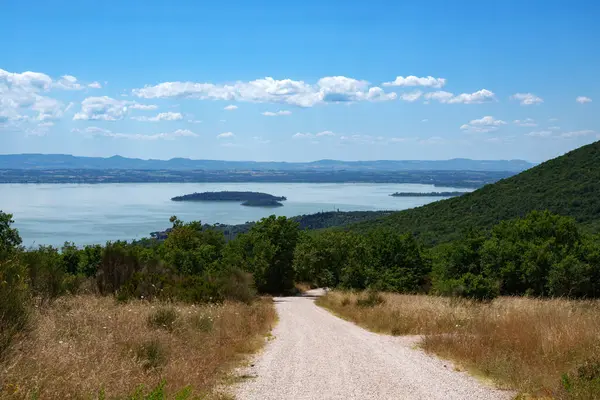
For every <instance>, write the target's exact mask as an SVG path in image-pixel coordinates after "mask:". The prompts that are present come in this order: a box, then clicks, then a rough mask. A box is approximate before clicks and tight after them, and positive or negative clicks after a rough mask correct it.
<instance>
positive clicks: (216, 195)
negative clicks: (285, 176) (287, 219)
mask: <svg viewBox="0 0 600 400" xmlns="http://www.w3.org/2000/svg"><path fill="white" fill-rule="evenodd" d="M171 200H173V201H236V202H242V205H243V206H250V207H281V206H283V204H281V203H280V201H283V200H287V198H286V197H285V196H273V195H272V194H268V193H260V192H229V191H224V192H203V193H192V194H186V195H183V196H176V197H173V198H172V199H171Z"/></svg>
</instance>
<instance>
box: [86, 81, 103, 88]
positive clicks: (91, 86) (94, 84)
mask: <svg viewBox="0 0 600 400" xmlns="http://www.w3.org/2000/svg"><path fill="white" fill-rule="evenodd" d="M87 86H88V87H89V88H90V89H102V85H101V84H100V82H92V83H90V84H88V85H87Z"/></svg>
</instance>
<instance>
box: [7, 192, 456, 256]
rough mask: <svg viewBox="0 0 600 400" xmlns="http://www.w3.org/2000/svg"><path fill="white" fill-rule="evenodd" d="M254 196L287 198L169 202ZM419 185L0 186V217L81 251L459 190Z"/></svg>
mask: <svg viewBox="0 0 600 400" xmlns="http://www.w3.org/2000/svg"><path fill="white" fill-rule="evenodd" d="M223 190H232V191H256V192H265V193H269V194H273V195H276V196H286V197H287V201H284V202H283V204H284V206H283V207H277V208H260V207H244V206H241V205H240V204H239V203H233V202H174V201H171V197H174V196H178V195H183V194H188V193H193V192H205V191H223ZM460 190H464V191H466V189H457V188H452V187H434V186H433V185H421V184H371V183H333V184H330V183H326V184H320V183H135V184H130V183H124V184H97V185H89V184H5V185H0V210H2V211H4V212H8V213H11V214H13V219H14V220H15V226H16V227H17V228H18V229H19V232H20V234H21V237H22V238H23V244H24V245H26V246H31V245H36V246H37V245H41V244H43V245H54V246H59V245H62V244H63V243H64V242H65V241H72V242H75V243H76V244H78V245H82V244H92V243H104V242H106V241H108V240H117V239H124V240H131V239H139V238H142V237H148V236H149V234H150V232H153V231H157V230H163V229H165V228H167V227H169V226H170V223H169V217H171V216H172V215H177V216H178V217H179V218H180V219H182V220H184V221H192V220H200V221H202V222H203V223H209V224H213V223H217V222H219V223H224V224H241V223H244V222H247V221H256V220H259V219H260V218H263V217H267V216H269V215H271V214H275V215H284V216H288V217H292V216H295V215H301V214H312V213H316V212H320V211H334V210H337V209H339V210H340V211H373V210H403V209H407V208H412V207H417V206H421V205H424V204H427V203H430V202H432V201H436V200H440V199H441V198H439V197H438V198H436V197H391V196H390V194H392V193H394V192H433V191H438V192H442V191H460Z"/></svg>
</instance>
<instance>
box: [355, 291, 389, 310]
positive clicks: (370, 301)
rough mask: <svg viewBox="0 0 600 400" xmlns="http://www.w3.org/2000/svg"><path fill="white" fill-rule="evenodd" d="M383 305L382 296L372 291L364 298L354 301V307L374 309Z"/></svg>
mask: <svg viewBox="0 0 600 400" xmlns="http://www.w3.org/2000/svg"><path fill="white" fill-rule="evenodd" d="M383 303H385V299H384V298H383V296H382V295H380V294H379V293H377V292H376V291H372V290H369V291H368V292H367V295H366V296H365V297H359V298H358V299H356V305H357V306H359V307H375V306H378V305H380V304H383Z"/></svg>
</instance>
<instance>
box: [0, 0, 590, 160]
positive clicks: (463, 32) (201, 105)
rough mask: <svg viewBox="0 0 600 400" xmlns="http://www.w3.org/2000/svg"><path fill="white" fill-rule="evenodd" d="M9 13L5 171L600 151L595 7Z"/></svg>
mask: <svg viewBox="0 0 600 400" xmlns="http://www.w3.org/2000/svg"><path fill="white" fill-rule="evenodd" d="M201 3H209V2H198V1H177V2H173V1H171V2H167V1H154V0H145V1H127V2H123V1H119V2H116V1H102V2H91V1H54V2H47V1H26V0H23V1H8V2H3V4H2V13H1V14H0V22H1V23H0V37H2V38H3V39H2V41H1V42H0V44H1V51H0V153H31V152H36V153H68V154H75V155H86V156H111V155H114V154H120V155H123V156H129V157H140V158H161V159H166V158H171V157H190V158H210V159H226V160H240V159H243V160H287V161H306V160H316V159H323V158H334V159H344V160H372V159H447V158H454V157H469V158H477V159H514V158H520V159H526V160H530V161H536V162H537V161H543V160H546V159H548V158H551V157H554V156H556V155H559V154H562V153H564V152H565V151H568V150H571V149H574V148H576V147H579V146H581V145H583V144H587V143H591V142H593V141H596V140H598V139H599V138H600V136H599V135H600V123H599V122H598V119H597V118H595V116H596V115H597V114H598V105H599V104H600V80H598V71H600V51H599V47H598V46H599V45H598V43H599V40H600V26H599V25H598V24H597V21H598V20H600V5H598V4H597V2H595V1H568V2H567V1H551V0H545V1H537V0H529V1H509V0H505V1H497V2H491V1H481V0H477V1H466V0H465V1H460V0H459V1H454V2H450V1H420V2H402V1H377V0H372V1H368V2H364V1H326V2H325V1H313V0H305V1H301V2H300V1H287V2H282V1H252V2H250V1H227V2H210V3H212V4H201Z"/></svg>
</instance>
